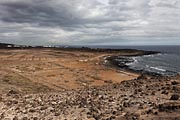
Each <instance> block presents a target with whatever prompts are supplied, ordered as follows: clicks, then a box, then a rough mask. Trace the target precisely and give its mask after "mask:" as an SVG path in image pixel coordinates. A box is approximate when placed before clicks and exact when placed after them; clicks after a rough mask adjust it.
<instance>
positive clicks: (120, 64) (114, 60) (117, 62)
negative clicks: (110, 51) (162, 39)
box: [105, 52, 178, 76]
mask: <svg viewBox="0 0 180 120" xmlns="http://www.w3.org/2000/svg"><path fill="white" fill-rule="evenodd" d="M154 54H158V53H153V52H152V53H151V54H148V55H154ZM145 55H146V54H145ZM135 56H136V55H135ZM137 56H141V55H137ZM142 56H144V55H142ZM133 57H134V56H133ZM105 60H106V64H105V65H106V66H109V67H113V68H115V69H121V70H125V71H130V72H134V73H139V74H146V75H150V76H176V75H178V73H175V72H172V71H171V74H170V73H169V74H160V73H157V72H153V71H146V70H138V69H132V68H131V67H130V66H129V65H128V64H129V63H133V62H135V60H134V59H133V58H132V56H118V55H113V56H108V57H105Z"/></svg>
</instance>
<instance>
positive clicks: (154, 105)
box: [0, 75, 180, 120]
mask: <svg viewBox="0 0 180 120" xmlns="http://www.w3.org/2000/svg"><path fill="white" fill-rule="evenodd" d="M179 97H180V76H176V77H171V78H170V77H149V76H146V75H141V76H140V77H138V78H137V79H134V80H129V81H124V82H121V83H118V84H109V85H107V86H102V87H91V88H85V89H78V90H69V91H64V92H57V93H47V94H44V93H42V94H29V95H23V94H21V93H18V92H16V91H9V93H7V94H6V95H1V98H0V104H1V105H0V106H1V107H0V111H1V113H0V119H1V120H29V119H32V120H75V119H76V120H139V119H141V120H143V119H144V120H148V119H149V120H151V119H153V120H162V119H166V120H179V119H180V114H179V112H180V98H179Z"/></svg>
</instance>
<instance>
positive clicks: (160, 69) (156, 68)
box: [150, 67, 166, 72]
mask: <svg viewBox="0 0 180 120" xmlns="http://www.w3.org/2000/svg"><path fill="white" fill-rule="evenodd" d="M150 68H151V69H155V70H159V71H163V72H166V70H165V69H162V68H158V67H150Z"/></svg>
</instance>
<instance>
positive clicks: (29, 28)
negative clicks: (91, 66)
mask: <svg viewBox="0 0 180 120" xmlns="http://www.w3.org/2000/svg"><path fill="white" fill-rule="evenodd" d="M0 42H7V43H16V44H29V45H48V44H49V45H50V44H57V45H62V44H63V45H159V44H163V45H172V44H175V45H177V44H179V45H180V0H0Z"/></svg>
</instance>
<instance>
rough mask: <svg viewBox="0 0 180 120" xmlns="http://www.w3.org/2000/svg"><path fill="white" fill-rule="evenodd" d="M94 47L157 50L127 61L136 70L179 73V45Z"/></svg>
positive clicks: (170, 73)
mask: <svg viewBox="0 0 180 120" xmlns="http://www.w3.org/2000/svg"><path fill="white" fill-rule="evenodd" d="M91 47H92V46H91ZM93 47H95V48H113V49H138V50H146V51H158V52H160V53H159V54H154V55H145V56H137V57H131V58H132V59H133V60H134V61H133V62H131V63H127V65H128V67H129V68H130V69H132V70H136V71H145V72H152V73H157V74H161V75H167V76H172V75H176V74H180V46H178V45H177V46H93Z"/></svg>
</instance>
